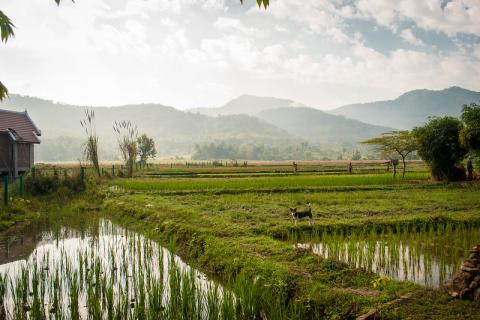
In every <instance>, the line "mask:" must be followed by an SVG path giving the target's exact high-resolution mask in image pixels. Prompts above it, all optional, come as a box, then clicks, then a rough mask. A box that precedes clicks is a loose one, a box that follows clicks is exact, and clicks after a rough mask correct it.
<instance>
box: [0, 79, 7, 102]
mask: <svg viewBox="0 0 480 320" xmlns="http://www.w3.org/2000/svg"><path fill="white" fill-rule="evenodd" d="M7 97H8V89H7V87H5V86H4V85H3V83H2V82H0V101H3V100H4V99H5V98H7Z"/></svg>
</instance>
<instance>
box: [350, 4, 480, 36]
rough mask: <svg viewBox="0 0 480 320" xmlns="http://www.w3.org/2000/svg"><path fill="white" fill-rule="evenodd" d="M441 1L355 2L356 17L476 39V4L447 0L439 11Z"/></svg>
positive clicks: (479, 7)
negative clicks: (407, 24)
mask: <svg viewBox="0 0 480 320" xmlns="http://www.w3.org/2000/svg"><path fill="white" fill-rule="evenodd" d="M442 2H443V1H441V0H422V1H418V0H399V1H391V0H358V1H357V2H356V4H355V5H356V8H357V10H358V13H359V16H363V17H365V18H370V19H373V20H375V21H376V22H377V23H378V24H380V25H382V26H386V27H393V26H396V25H397V24H398V23H399V22H401V21H413V22H414V23H415V24H416V25H417V26H418V27H419V28H422V29H425V30H429V31H439V32H443V33H445V34H448V35H455V34H457V33H467V34H474V35H477V36H480V23H479V22H478V17H479V16H480V1H478V0H450V1H448V2H447V3H446V4H445V6H444V7H443V8H442Z"/></svg>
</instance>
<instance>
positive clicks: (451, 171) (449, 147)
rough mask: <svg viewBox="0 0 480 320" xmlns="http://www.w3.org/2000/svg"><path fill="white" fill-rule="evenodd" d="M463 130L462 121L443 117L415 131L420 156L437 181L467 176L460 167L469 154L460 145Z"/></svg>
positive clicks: (432, 120) (433, 119) (431, 120)
mask: <svg viewBox="0 0 480 320" xmlns="http://www.w3.org/2000/svg"><path fill="white" fill-rule="evenodd" d="M462 128H463V125H462V123H461V122H460V120H458V119H456V118H453V117H441V118H431V119H430V120H429V121H428V122H427V123H426V124H425V125H424V126H423V127H417V128H415V129H414V130H413V134H414V136H415V137H416V139H417V144H418V146H417V148H418V154H419V155H420V157H421V158H422V159H423V160H425V162H426V163H427V164H428V165H429V166H430V170H431V172H432V176H433V177H434V178H435V179H437V180H450V181H454V180H460V179H462V178H463V177H464V176H465V169H462V167H460V166H459V163H460V161H462V160H463V158H464V157H465V155H466V154H467V150H466V149H465V147H463V145H462V144H461V143H460V132H461V130H462ZM462 170H463V174H462V173H461V171H462Z"/></svg>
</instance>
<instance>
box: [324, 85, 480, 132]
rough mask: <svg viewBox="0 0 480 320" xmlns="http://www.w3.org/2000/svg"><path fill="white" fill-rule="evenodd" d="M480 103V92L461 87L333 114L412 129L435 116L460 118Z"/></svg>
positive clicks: (355, 106)
mask: <svg viewBox="0 0 480 320" xmlns="http://www.w3.org/2000/svg"><path fill="white" fill-rule="evenodd" d="M479 101H480V92H475V91H470V90H467V89H463V88H460V87H451V88H447V89H444V90H426V89H423V90H413V91H409V92H407V93H405V94H402V95H401V96H399V97H398V98H397V99H395V100H386V101H377V102H371V103H362V104H351V105H347V106H343V107H340V108H338V109H335V110H332V111H331V113H332V114H337V115H344V116H345V117H348V118H352V119H357V120H360V121H363V122H367V123H371V124H375V125H382V126H388V127H395V128H400V129H411V128H412V127H414V126H418V125H421V124H422V123H424V122H425V121H426V120H428V117H431V116H447V115H448V116H455V117H457V116H459V115H460V112H461V107H462V105H463V104H468V103H472V102H479Z"/></svg>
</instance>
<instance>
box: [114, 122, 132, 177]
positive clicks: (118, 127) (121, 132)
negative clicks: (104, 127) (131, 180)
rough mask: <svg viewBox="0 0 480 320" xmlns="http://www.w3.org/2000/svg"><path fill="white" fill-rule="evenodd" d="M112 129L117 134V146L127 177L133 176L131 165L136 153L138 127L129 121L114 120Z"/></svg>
mask: <svg viewBox="0 0 480 320" xmlns="http://www.w3.org/2000/svg"><path fill="white" fill-rule="evenodd" d="M113 131H115V133H116V134H117V142H118V147H119V148H120V151H121V153H122V157H123V160H124V161H125V166H126V168H127V177H133V167H134V166H135V160H136V158H137V153H138V152H137V149H138V146H137V138H138V129H137V127H136V126H134V125H133V124H132V123H131V122H130V121H119V122H117V121H115V123H114V125H113Z"/></svg>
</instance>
